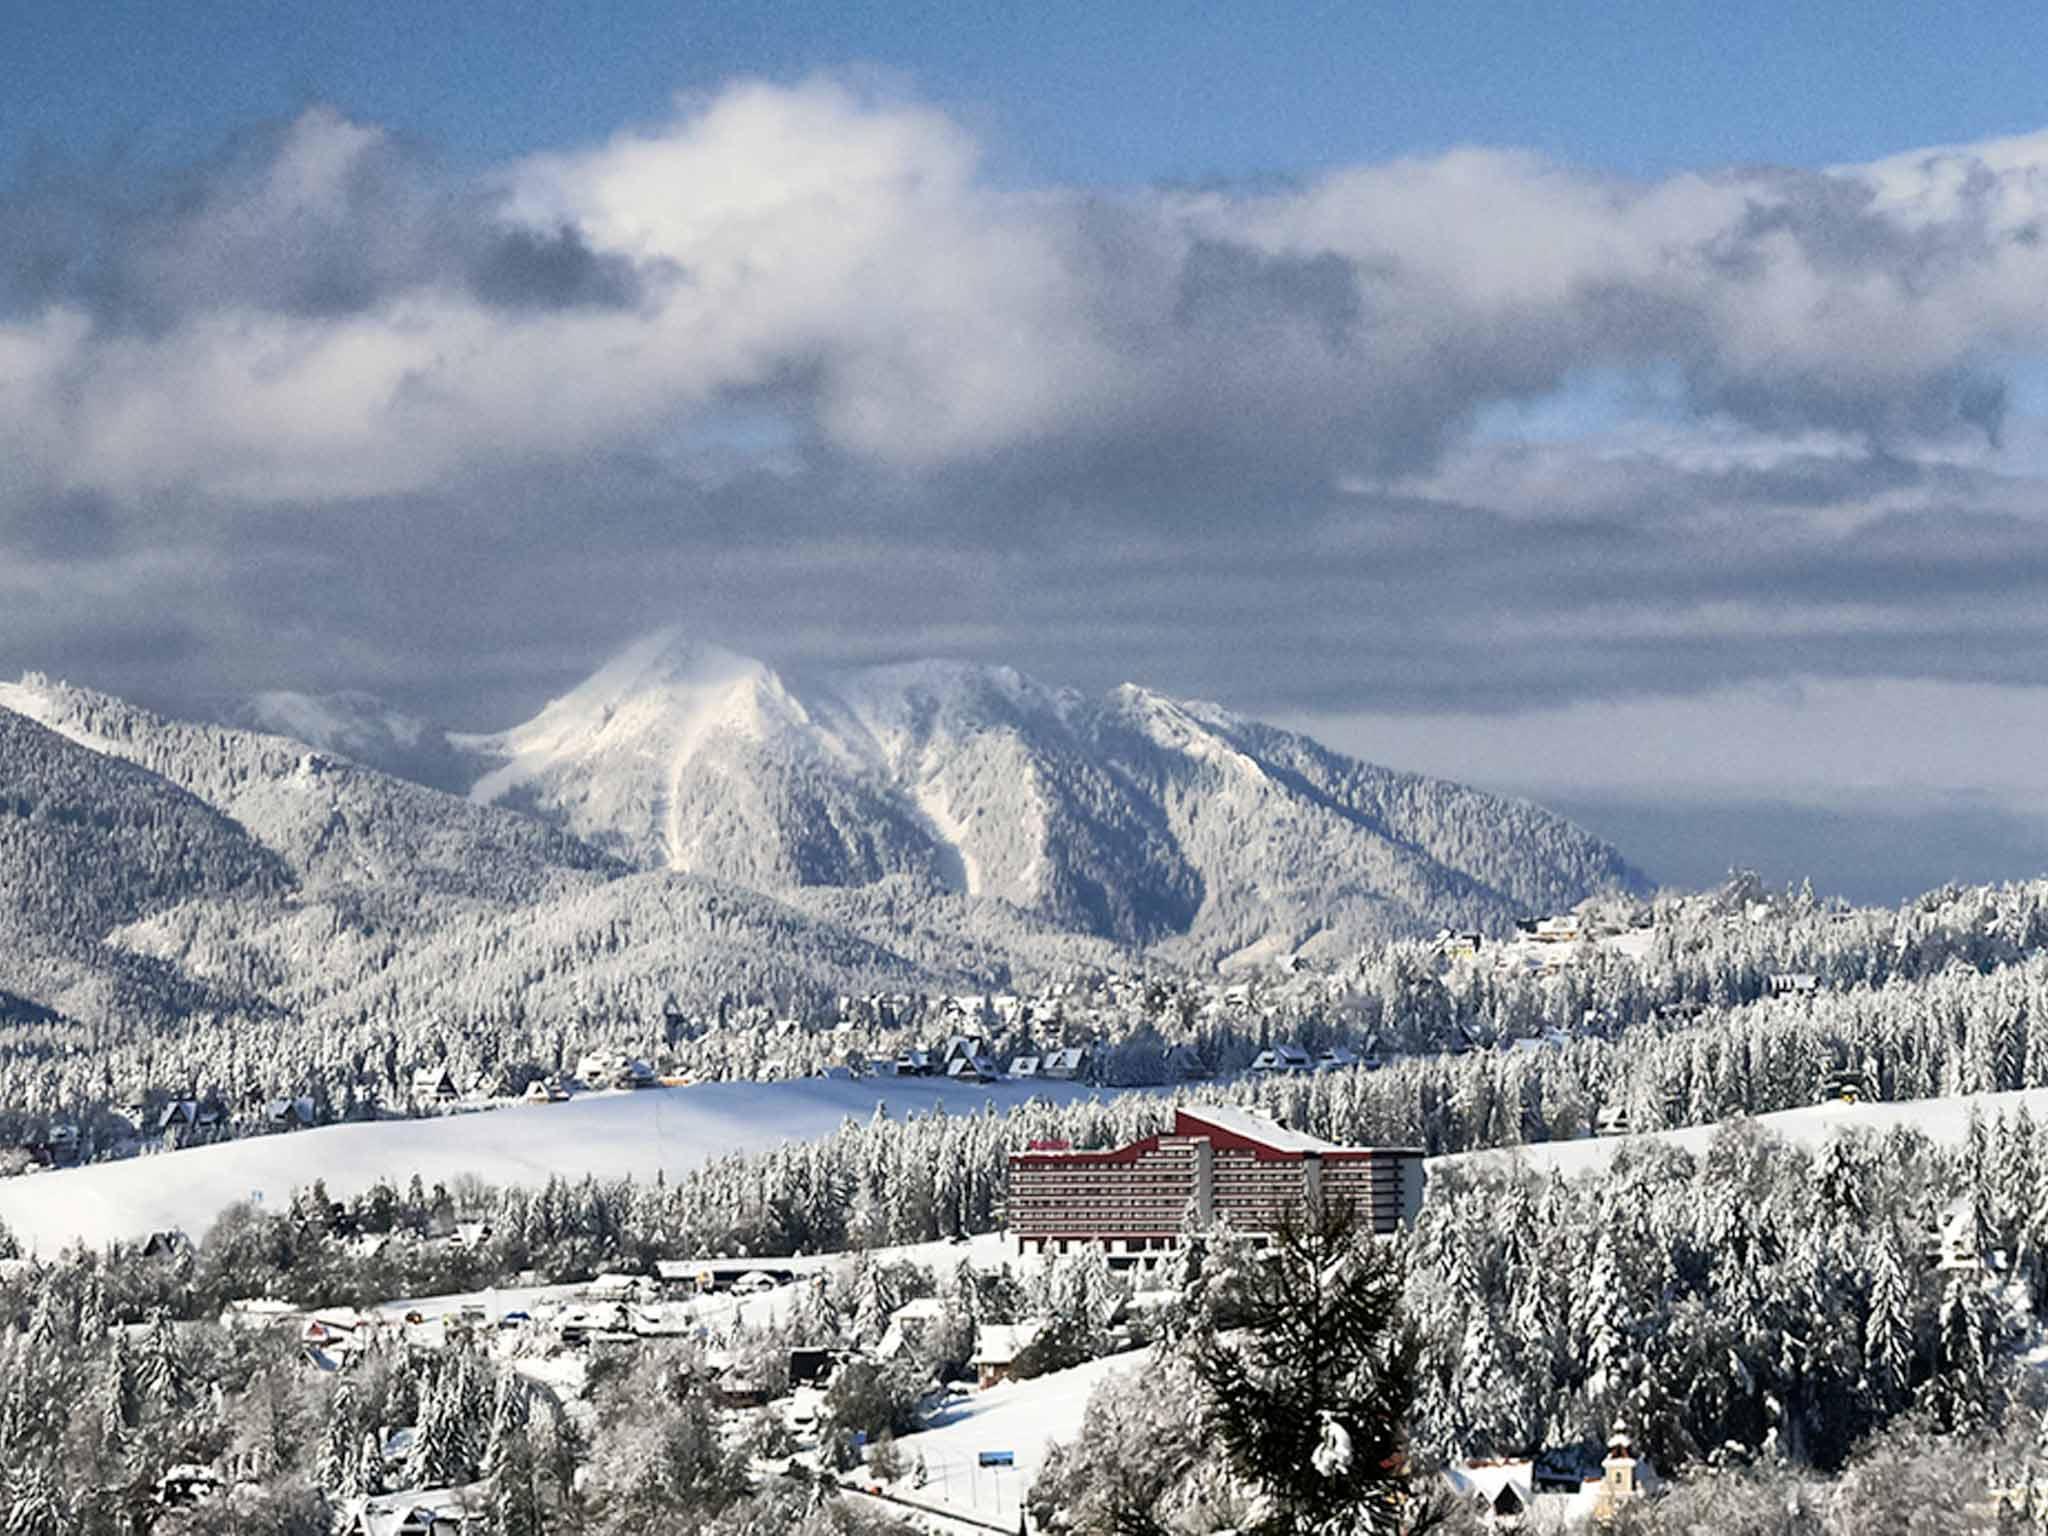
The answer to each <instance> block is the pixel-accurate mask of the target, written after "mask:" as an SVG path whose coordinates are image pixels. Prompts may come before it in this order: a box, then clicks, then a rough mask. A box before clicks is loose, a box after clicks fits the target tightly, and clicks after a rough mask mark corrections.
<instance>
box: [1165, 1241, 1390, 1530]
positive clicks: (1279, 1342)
mask: <svg viewBox="0 0 2048 1536" xmlns="http://www.w3.org/2000/svg"><path fill="white" fill-rule="evenodd" d="M1400 1301H1401V1271H1400V1265H1399V1263H1398V1262H1397V1260H1396V1258H1395V1256H1394V1254H1393V1252H1392V1250H1391V1249H1390V1248H1388V1247H1387V1246H1385V1245H1383V1244H1381V1243H1379V1242H1378V1241H1376V1240H1375V1239H1374V1238H1373V1236H1372V1235H1371V1233H1370V1232H1368V1231H1365V1230H1362V1229H1361V1227H1360V1225H1359V1223H1358V1221H1357V1218H1356V1215H1355V1213H1354V1211H1353V1210H1352V1208H1351V1207H1350V1206H1349V1205H1347V1204H1340V1203H1337V1202H1331V1203H1329V1204H1327V1205H1318V1206H1315V1207H1312V1208H1311V1209H1310V1210H1309V1211H1308V1212H1307V1213H1306V1214H1305V1216H1303V1217H1302V1218H1301V1219H1299V1220H1296V1221H1289V1222H1286V1223H1283V1225H1282V1227H1281V1229H1280V1231H1279V1232H1278V1233H1277V1234H1276V1235H1275V1238H1274V1241H1273V1245H1272V1248H1271V1249H1270V1251H1269V1253H1268V1255H1267V1257H1266V1259H1265V1262H1263V1263H1261V1264H1259V1265H1256V1266H1255V1267H1254V1271H1253V1273H1252V1275H1251V1276H1250V1277H1249V1284H1248V1294H1247V1295H1246V1297H1245V1303H1246V1308H1245V1326H1244V1327H1243V1328H1242V1329H1241V1330H1238V1331H1235V1332H1230V1333H1217V1334H1212V1335H1210V1336H1209V1337H1207V1338H1205V1339H1202V1340H1200V1341H1199V1342H1198V1343H1197V1345H1196V1349H1195V1370H1196V1373H1197V1374H1198V1375H1199V1377H1200V1378H1201V1381H1202V1384H1203V1387H1204V1389H1205V1392H1206V1396H1207V1397H1208V1400H1209V1401H1208V1411H1209V1415H1210V1422H1211V1423H1212V1424H1213V1425H1214V1428H1215V1433H1216V1436H1217V1438H1218V1440H1219V1441H1220V1442H1221V1443H1222V1446H1223V1448H1224V1450H1225V1451H1226V1452H1228V1454H1229V1456H1230V1459H1231V1462H1232V1464H1233V1466H1234V1467H1235V1469H1236V1471H1237V1472H1238V1474H1239V1475H1240V1476H1241V1477H1243V1478H1244V1479H1245V1480H1246V1481H1247V1482H1249V1483H1251V1484H1252V1485H1253V1486H1254V1487H1256V1488H1257V1489H1258V1490H1259V1493H1260V1494H1261V1496H1262V1499H1263V1503H1264V1514H1263V1517H1262V1518H1261V1519H1260V1520H1259V1522H1258V1523H1257V1524H1255V1525H1253V1526H1250V1527H1248V1530H1250V1531H1254V1532H1257V1533H1259V1536H1335V1533H1339V1532H1343V1533H1351V1532H1362V1533H1379V1532H1394V1531H1398V1530H1399V1529H1400V1528H1401V1524H1402V1520H1403V1512H1404V1505H1405V1502H1406V1495H1407V1481H1408V1480H1407V1470H1406V1454H1407V1453H1406V1425H1407V1421H1408V1414H1409V1409H1410V1407H1411V1406H1412V1404H1413V1402H1414V1399H1415V1390H1416V1342H1415V1339H1414V1337H1413V1335H1412V1334H1411V1332H1410V1331H1409V1329H1408V1328H1407V1326H1406V1324H1405V1323H1404V1321H1403V1319H1402V1316H1401V1305H1400Z"/></svg>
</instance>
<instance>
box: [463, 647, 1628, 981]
mask: <svg viewBox="0 0 2048 1536" xmlns="http://www.w3.org/2000/svg"><path fill="white" fill-rule="evenodd" d="M452 740H453V741H454V743H455V744H456V745H457V746H458V747H460V748H461V749H463V750H465V751H468V752H470V753H471V754H473V756H474V757H475V759H476V761H477V763H478V765H479V772H478V774H477V777H476V779H475V780H474V782H473V784H472V786H471V791H470V793H471V798H473V799H476V800H479V801H482V802H485V803H494V804H504V805H509V806H514V807H517V808H519V809H521V810H525V811H529V812H531V813H533V814H535V815H538V816H540V817H542V818H543V819H545V820H549V821H551V822H553V823H554V824H556V825H558V826H560V827H562V828H563V829H564V830H565V831H568V832H569V833H571V834H572V835H575V836H578V837H580V838H583V839H585V840H586V841H589V842H592V843H593V844H595V845H596V846H599V847H602V848H604V849H605V850H606V851H607V852H608V853H611V854H613V855H615V856H617V857H619V858H622V859H624V860H626V861H628V862H630V863H632V864H633V865H635V867H638V868H641V869H652V868H668V869H674V870H680V871H684V872H690V873H699V874H707V875H715V876H717V877H719V878H724V879H728V880H733V881H736V882H738V883H741V884H745V885H750V886H754V887H756V888H759V889H763V890H768V891H774V892H783V893H788V892H793V891H800V890H804V889H807V888H813V887H821V886H823V887H839V888H847V889H859V888H862V887H866V886H871V885H874V884H877V883H878V882H880V881H883V880H886V879H891V878H898V877H901V878H907V879H910V880H912V881H922V882H925V883H927V884H929V885H931V886H932V887H934V888H935V889H942V890H947V891H951V892H953V893H955V894H958V895H964V896H967V897H969V898H989V899H994V900H998V901H1001V902H1002V903H1004V904H1005V905H1007V906H1010V907H1012V908H1014V909H1016V910H1017V911H1019V912H1023V913H1026V914H1030V915H1032V916H1034V917H1037V918H1040V919H1043V920H1045V921H1049V922H1051V923H1053V924H1054V925H1056V926H1059V927H1063V928H1066V929H1068V930H1069V931H1072V932H1076V933H1081V934H1086V935H1089V936H1091V937H1095V938H1099V939H1104V940H1108V941H1111V942H1114V943H1118V944H1122V945H1128V946H1134V947H1140V948H1143V947H1154V946H1164V947H1165V948H1166V949H1167V950H1168V951H1170V952H1174V953H1175V954H1176V956H1177V958H1181V959H1185V960H1188V961H1191V962H1195V963H1210V962H1214V961H1218V960H1223V959H1227V958H1229V957H1230V956H1231V955H1233V954H1237V953H1240V952H1242V951H1244V950H1246V949H1257V948H1258V947H1260V946H1262V945H1263V946H1265V947H1267V948H1276V947H1277V948H1278V952H1288V951H1290V950H1292V949H1296V948H1299V947H1300V945H1301V944H1302V943H1304V942H1308V941H1312V940H1314V939H1316V938H1317V937H1318V936H1319V935H1328V936H1329V941H1330V942H1331V943H1339V942H1344V943H1348V942H1363V941H1370V940H1372V939H1376V938H1384V937H1390V936H1393V935H1395V934H1397V933H1403V932H1415V931H1418V930H1421V929H1426V928H1430V927H1434V926H1438V925H1441V924H1446V923H1448V924H1450V925H1453V926H1473V927H1480V928H1488V929H1493V930H1496V931H1498V930H1500V929H1502V928H1504V927H1505V926H1506V925H1507V923H1508V922H1509V921H1510V920H1511V919H1512V918H1513V917H1514V916H1516V915H1519V914H1520V913H1522V912H1526V911H1531V910H1549V909H1551V908H1553V907H1556V906H1563V905H1570V904H1572V903H1573V902H1575V901H1577V900H1579V899H1582V898H1583V897H1585V896H1588V895H1593V894H1600V893H1603V892H1609V891H1636V892H1639V891H1642V890H1645V889H1647V887H1648V882H1647V880H1646V879H1645V878H1644V877H1643V876H1642V875H1641V874H1640V873H1639V872H1638V871H1636V870H1634V869H1633V868H1632V867H1630V866H1629V865H1628V864H1627V863H1626V861H1625V860H1623V859H1622V858H1621V856H1620V855H1619V854H1618V853H1617V852H1615V850H1613V849H1611V848H1609V847H1607V846H1606V845H1605V844H1603V843H1600V842H1599V841H1598V840H1597V839H1595V838H1592V837H1591V836H1590V835H1588V834H1586V833H1584V832H1582V831H1580V830H1579V829H1577V828H1575V827H1572V826H1571V825H1570V824H1569V823H1567V822H1565V821H1563V820H1562V818H1558V817H1555V816H1552V815H1550V814H1549V813H1547V812H1544V811H1542V810H1541V809H1540V808H1538V807H1535V806H1532V805H1530V804H1529V803H1528V802H1526V801H1517V800H1510V799H1507V798H1504V797H1500V796H1493V795H1488V794H1486V793H1484V792H1483V791H1479V790H1473V789H1469V788H1466V787H1464V786H1461V785H1453V784H1449V783H1447V782H1445V781H1442V780H1434V779H1428V778H1425V777H1423V776H1421V775H1416V774H1406V773H1401V772H1399V771H1397V770H1393V769H1387V768H1381V767H1378V766H1376V765H1372V764H1368V763H1363V762H1359V761H1357V760H1354V759H1351V758H1346V757H1343V756H1341V755H1339V754H1337V753H1334V752H1331V751H1330V750H1329V749H1327V748H1324V747H1322V746H1321V745H1320V744H1318V743H1315V742H1314V741H1312V740H1311V739H1309V738H1307V737H1304V736H1300V735H1298V734H1297V733H1293V732H1288V731H1283V730H1280V729H1279V728H1277V727H1273V726H1268V725H1263V724H1261V723H1259V722H1257V721H1253V720H1249V719H1247V718H1245V717H1242V716H1239V715H1237V714H1234V713H1233V712H1231V711H1229V710H1226V709H1224V708H1222V707H1221V706H1219V705H1216V704H1212V703H1207V702H1202V701H1187V700H1178V699H1173V698H1169V697H1168V696H1166V695H1164V694H1161V693H1157V692H1155V691H1153V690H1150V689H1146V688H1143V687H1141V686H1139V685H1137V684H1133V683H1126V684H1123V685H1121V686H1119V687H1117V688H1115V689H1112V690H1110V691H1109V692H1108V693H1107V694H1104V695H1101V696H1099V697H1091V696H1089V695H1085V694H1082V693H1080V692H1078V691H1076V690H1073V689H1068V688H1058V687H1051V686H1048V685H1045V684H1042V683H1039V682H1037V681H1035V680H1033V679H1031V678H1029V677H1026V676H1024V675H1023V674H1021V673H1019V672H1017V671H1015V670H1014V669H1011V668H1008V667H987V666H978V665H975V664H970V663H962V662H935V661H934V662H911V663H894V664H889V665H884V666H877V667H867V668H857V669H846V670H840V671H826V672H821V673H815V674H811V675H808V676H806V677H803V678H801V679H797V678H792V677H785V676H784V675H782V674H781V673H779V672H777V671H776V670H775V669H774V668H772V667H770V666H769V665H768V664H766V663H765V662H761V661H758V660H755V659H753V658H749V657H743V656H739V655H737V654H736V653H733V652H730V651H726V650H723V649H721V648H718V647H715V646H706V645H703V644H700V643H698V642H696V641H694V640H692V639H690V638H689V637H688V636H686V635H684V634H683V633H682V632H680V631H677V630H664V631H657V632H656V633H654V634H652V635H649V636H646V637H643V638H642V639H641V640H639V641H636V642H635V643H634V644H633V645H632V646H630V647H628V648H627V649H626V650H624V651H622V652H621V653H620V654H619V655H618V656H616V657H615V658H613V660H612V661H610V662H608V663H606V664H605V665H604V666H603V667H601V668H599V669H598V671H597V672H595V673H593V674H592V676H591V677H590V678H589V679H587V680H586V681H585V682H584V683H582V684H580V685H578V687H576V688H574V689H572V690H570V691H569V692H568V693H566V694H564V695H562V696H560V697H558V698H556V699H553V700H551V701H549V703H548V704H547V705H546V706H545V707H544V708H543V709H542V710H541V711H540V712H539V713H538V714H536V715H535V716H534V717H533V719H531V720H529V721H527V722H525V723H523V724H521V725H518V726H514V727H512V728H511V729H510V730H507V731H502V732H496V733H487V734H475V735H468V736H461V737H455V738H452ZM1205 813H1206V816H1205ZM1259 905H1263V906H1264V907H1265V908H1266V909H1267V910H1268V912H1269V913H1270V914H1272V915H1273V916H1274V917H1275V918H1276V921H1277V927H1275V928H1274V929H1273V931H1270V932H1256V931H1253V930H1255V929H1257V928H1258V922H1257V920H1256V917H1255V916H1254V915H1253V913H1252V910H1251V909H1252V908H1253V907H1255V906H1259Z"/></svg>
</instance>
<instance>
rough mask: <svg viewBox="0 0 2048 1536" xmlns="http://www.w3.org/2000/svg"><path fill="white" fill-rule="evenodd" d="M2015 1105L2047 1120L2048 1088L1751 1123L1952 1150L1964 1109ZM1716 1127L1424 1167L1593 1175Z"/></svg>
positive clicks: (1695, 1140) (1809, 1134) (1537, 1147)
mask: <svg viewBox="0 0 2048 1536" xmlns="http://www.w3.org/2000/svg"><path fill="white" fill-rule="evenodd" d="M2021 1107H2024V1108H2025V1109H2026V1111H2027V1113H2028V1114H2029V1115H2031V1116H2032V1117H2033V1118H2034V1119H2036V1120H2041V1119H2044V1118H2048V1088H2022V1089H2018V1090H2016V1091H2014V1092H2011V1093H1971V1094H1958V1095H1956V1096H1954V1097H1952V1098H1944V1099H1907V1100H1903V1101H1900V1102H1898V1103H1885V1104H1843V1103H1839V1102H1830V1103H1826V1104H1814V1105H1809V1106H1807V1107H1805V1108H1803V1109H1785V1110H1779V1111H1778V1112H1777V1113H1775V1114H1769V1115H1758V1116H1757V1117H1756V1123H1757V1124H1758V1125H1760V1126H1762V1127H1763V1128H1764V1129H1765V1130H1767V1131H1769V1132H1771V1133H1772V1134H1773V1135H1775V1136H1780V1137H1782V1138H1784V1139H1785V1140H1786V1141H1790V1142H1795V1143H1797V1144H1798V1145H1800V1146H1804V1147H1817V1146H1819V1145H1820V1144H1821V1143H1822V1142H1824V1141H1826V1140H1827V1139H1828V1138H1829V1137H1830V1136H1833V1135H1836V1134H1838V1133H1840V1132H1845V1131H1868V1132H1870V1133H1871V1134H1872V1135H1882V1134H1884V1132H1886V1131H1888V1130H1890V1129H1891V1128H1892V1127H1894V1126H1900V1125H1910V1126H1915V1127H1917V1128H1918V1129H1920V1130H1921V1131H1924V1132H1925V1133H1926V1134H1927V1136H1928V1138H1929V1139H1930V1140H1932V1141H1934V1142H1935V1143H1936V1144H1937V1145H1940V1146H1959V1145H1960V1144H1961V1143H1962V1142H1963V1140H1964V1139H1965V1138H1966V1137H1967V1136H1968V1135H1969V1130H1970V1112H1971V1110H1972V1109H1974V1110H1976V1111H1977V1112H1978V1113H1979V1114H1981V1115H1982V1116H1983V1117H1984V1118H1985V1119H1986V1120H1996V1119H1997V1118H1998V1117H1999V1115H2001V1114H2005V1115H2011V1114H2013V1113H2014V1112H2015V1111H2017V1110H2019V1109H2020V1108H2021ZM1726 1123H1728V1122H1726V1121H1723V1122H1722V1124H1726ZM1720 1128H1721V1127H1720V1125H1694V1126H1688V1127H1686V1128H1685V1129H1684V1130H1680V1131H1653V1132H1648V1133H1646V1134H1644V1135H1641V1136H1596V1137H1588V1138H1586V1139H1584V1140H1580V1141H1544V1142H1534V1143H1531V1144H1530V1145H1528V1146H1525V1147H1512V1148H1504V1149H1501V1150H1498V1151H1491V1152H1460V1153H1457V1154H1455V1155H1453V1156H1451V1157H1438V1158H1432V1159H1430V1163H1429V1166H1430V1167H1431V1168H1432V1169H1448V1168H1456V1167H1461V1166H1462V1167H1470V1168H1500V1167H1503V1166H1506V1165H1507V1164H1508V1163H1511V1162H1514V1161H1517V1160H1519V1161H1520V1162H1522V1163H1523V1164H1524V1165H1526V1166H1527V1167H1529V1168H1532V1169H1535V1170H1537V1171H1538V1172H1542V1173H1550V1172H1557V1173H1562V1174H1567V1175H1571V1174H1580V1173H1598V1172H1605V1171H1606V1169H1607V1167H1608V1165H1609V1164H1611V1163H1612V1162H1613V1161H1614V1154H1615V1153H1616V1152H1617V1151H1619V1150H1620V1149H1621V1148H1622V1147H1624V1146H1640V1145H1642V1144H1643V1143H1646V1142H1652V1141H1656V1142H1665V1143H1668V1144H1669V1145H1671V1146H1674V1147H1681V1148H1683V1149H1684V1150H1685V1151H1687V1152H1689V1153H1691V1154H1693V1155H1694V1156H1698V1155H1699V1154H1700V1153H1702V1152H1704V1151H1706V1149H1707V1146H1708V1144H1709V1143H1711V1142H1712V1141H1713V1139H1714V1133H1715V1132H1716V1131H1718V1130H1719V1129H1720Z"/></svg>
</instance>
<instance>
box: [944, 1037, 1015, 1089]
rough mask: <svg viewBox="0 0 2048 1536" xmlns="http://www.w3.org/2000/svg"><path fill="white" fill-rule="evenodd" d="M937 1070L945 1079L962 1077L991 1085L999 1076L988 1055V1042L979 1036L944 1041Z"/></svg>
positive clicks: (952, 1038)
mask: <svg viewBox="0 0 2048 1536" xmlns="http://www.w3.org/2000/svg"><path fill="white" fill-rule="evenodd" d="M939 1070H940V1072H941V1073H943V1074H944V1075H945V1076H947V1077H956V1078H959V1077H964V1078H968V1079H971V1080H972V1081H974V1082H980V1083H992V1082H994V1081H995V1080H996V1078H997V1077H999V1076H1000V1075H1001V1074H1000V1073H999V1072H997V1071H996V1064H995V1062H994V1061H993V1060H992V1059H991V1058H990V1056H989V1054H988V1041H987V1040H986V1039H985V1038H983V1037H982V1036H980V1035H954V1036H952V1037H951V1038H950V1039H948V1040H947V1041H946V1048H945V1051H944V1052H943V1054H941V1056H940V1057H939Z"/></svg>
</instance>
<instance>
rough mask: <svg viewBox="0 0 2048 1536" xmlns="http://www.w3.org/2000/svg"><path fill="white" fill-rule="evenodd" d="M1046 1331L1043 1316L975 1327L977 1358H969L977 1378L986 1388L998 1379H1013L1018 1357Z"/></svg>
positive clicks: (980, 1384)
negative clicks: (1029, 1319) (1016, 1321)
mask: <svg viewBox="0 0 2048 1536" xmlns="http://www.w3.org/2000/svg"><path fill="white" fill-rule="evenodd" d="M1044 1331H1045V1323H1044V1321H1043V1320H1042V1319H1033V1320H1031V1321H1028V1322H1022V1323H983V1324H982V1325H981V1326H980V1327H979V1328H977V1329H976V1330H975V1331H974V1358H973V1359H971V1360H969V1361H968V1362H967V1364H968V1367H969V1368H970V1369H971V1370H972V1371H973V1372H974V1379H975V1381H976V1382H977V1383H978V1384H979V1386H980V1387H981V1389H982V1391H984V1392H986V1391H987V1390H988V1389H989V1388H990V1387H993V1386H995V1385H996V1384H997V1383H998V1382H1004V1381H1008V1380H1009V1379H1010V1368H1011V1367H1012V1366H1014V1365H1015V1364H1016V1363H1017V1357H1018V1356H1019V1355H1020V1354H1022V1353H1023V1352H1024V1351H1025V1350H1026V1349H1028V1348H1029V1347H1030V1346H1031V1344H1032V1343H1033V1342H1034V1341H1035V1340H1036V1339H1037V1338H1038V1336H1039V1334H1040V1333H1042V1332H1044Z"/></svg>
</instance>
